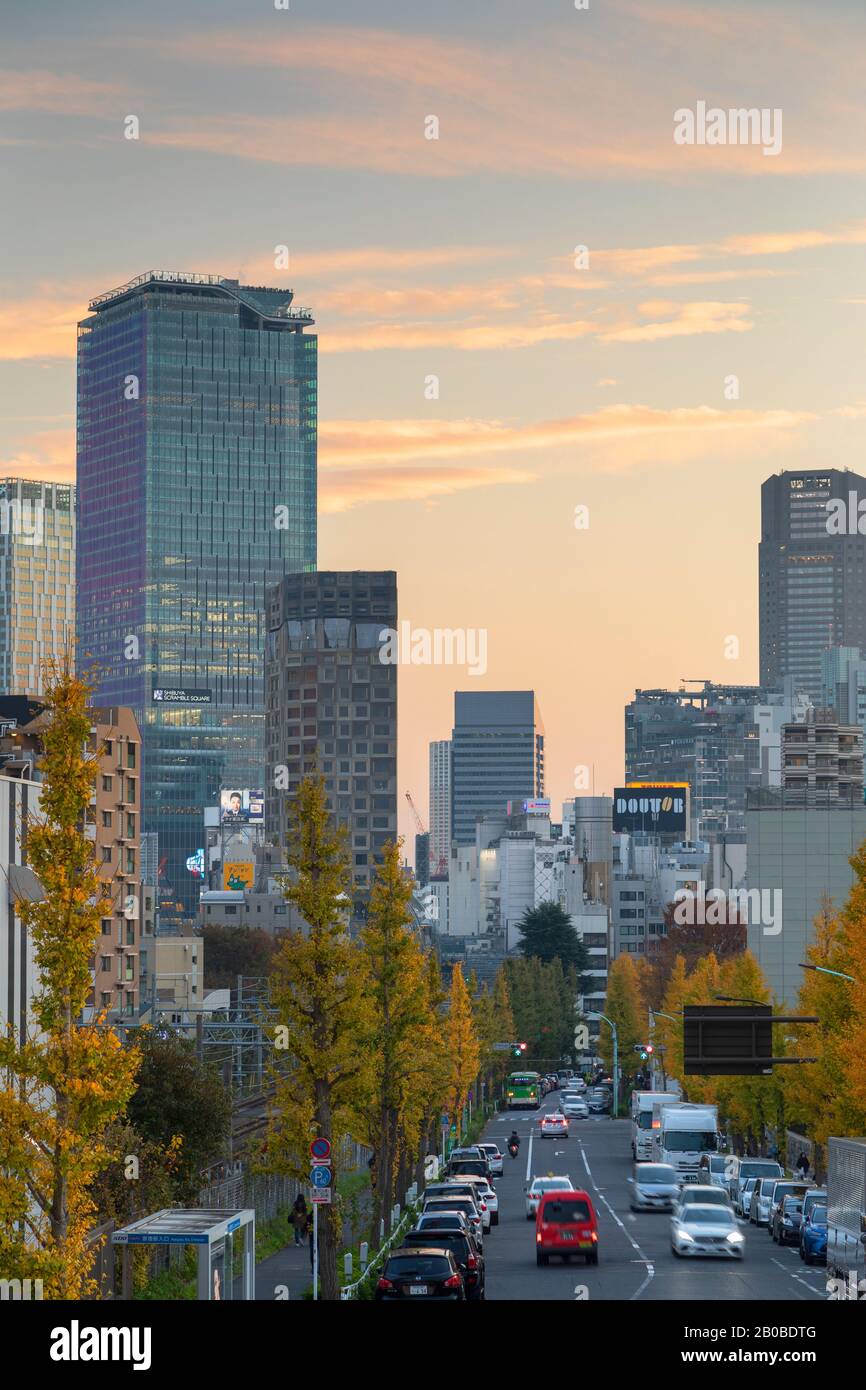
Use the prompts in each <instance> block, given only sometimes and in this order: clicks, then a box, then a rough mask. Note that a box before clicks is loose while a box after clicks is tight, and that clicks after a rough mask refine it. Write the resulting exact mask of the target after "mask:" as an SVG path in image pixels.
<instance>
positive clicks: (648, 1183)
mask: <svg viewBox="0 0 866 1390" xmlns="http://www.w3.org/2000/svg"><path fill="white" fill-rule="evenodd" d="M629 1187H630V1188H631V1192H630V1194H629V1206H630V1207H631V1209H632V1211H673V1208H674V1203H675V1202H676V1200H677V1196H678V1194H679V1185H678V1183H677V1172H676V1169H675V1168H673V1167H671V1165H670V1164H669V1163H636V1164H635V1166H634V1175H633V1176H632V1178H631V1179H630V1181H629Z"/></svg>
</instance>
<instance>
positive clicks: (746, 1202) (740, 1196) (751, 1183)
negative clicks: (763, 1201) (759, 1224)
mask: <svg viewBox="0 0 866 1390" xmlns="http://www.w3.org/2000/svg"><path fill="white" fill-rule="evenodd" d="M757 1186H758V1179H757V1178H746V1181H745V1182H744V1183H743V1186H742V1187H741V1188H740V1190H739V1192H738V1193H737V1200H736V1201H735V1202H734V1211H735V1212H736V1213H737V1215H738V1216H742V1217H745V1218H748V1215H749V1212H750V1211H751V1209H752V1199H753V1198H754V1195H755V1188H756V1187H757Z"/></svg>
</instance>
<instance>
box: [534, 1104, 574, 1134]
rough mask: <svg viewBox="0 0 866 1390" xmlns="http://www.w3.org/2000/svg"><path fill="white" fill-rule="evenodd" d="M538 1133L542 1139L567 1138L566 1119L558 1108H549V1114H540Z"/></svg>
mask: <svg viewBox="0 0 866 1390" xmlns="http://www.w3.org/2000/svg"><path fill="white" fill-rule="evenodd" d="M539 1134H540V1137H541V1138H542V1139H547V1138H551V1139H556V1138H561V1139H567V1138H568V1120H567V1119H566V1118H565V1116H564V1115H563V1114H562V1111H560V1110H551V1111H550V1113H549V1114H547V1115H542V1117H541V1124H540V1125H539Z"/></svg>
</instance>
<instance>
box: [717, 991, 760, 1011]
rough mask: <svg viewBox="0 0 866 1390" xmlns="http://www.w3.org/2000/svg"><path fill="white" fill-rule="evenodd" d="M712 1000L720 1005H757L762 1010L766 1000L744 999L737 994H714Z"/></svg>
mask: <svg viewBox="0 0 866 1390" xmlns="http://www.w3.org/2000/svg"><path fill="white" fill-rule="evenodd" d="M713 998H714V999H718V1001H719V1003H720V1004H757V1005H758V1006H759V1008H764V1007H765V1005H766V1003H767V1001H766V999H744V998H742V997H741V996H740V995H737V994H714V995H713Z"/></svg>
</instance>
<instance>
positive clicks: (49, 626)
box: [0, 478, 75, 695]
mask: <svg viewBox="0 0 866 1390" xmlns="http://www.w3.org/2000/svg"><path fill="white" fill-rule="evenodd" d="M74 632H75V488H74V487H71V486H70V485H69V483H42V482H35V481H33V480H32V479H30V478H0V695H41V694H43V691H44V682H43V663H44V662H45V661H47V660H49V659H50V658H52V657H59V656H60V654H61V652H62V651H63V649H64V648H65V646H66V645H67V643H70V644H71V642H72V638H73V635H74Z"/></svg>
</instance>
